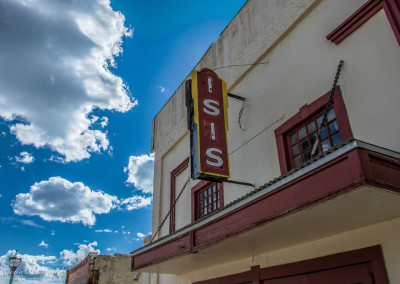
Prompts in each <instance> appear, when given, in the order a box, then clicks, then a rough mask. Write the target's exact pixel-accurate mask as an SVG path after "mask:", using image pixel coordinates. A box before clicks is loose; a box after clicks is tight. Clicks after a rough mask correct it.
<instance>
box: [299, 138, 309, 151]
mask: <svg viewBox="0 0 400 284" xmlns="http://www.w3.org/2000/svg"><path fill="white" fill-rule="evenodd" d="M300 144H301V149H302V150H305V149H307V148H308V147H310V145H309V144H308V139H307V138H306V139H303V140H301V142H300Z"/></svg>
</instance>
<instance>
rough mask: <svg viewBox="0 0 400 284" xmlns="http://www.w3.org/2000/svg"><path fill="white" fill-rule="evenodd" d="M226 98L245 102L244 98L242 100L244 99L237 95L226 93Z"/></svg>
mask: <svg viewBox="0 0 400 284" xmlns="http://www.w3.org/2000/svg"><path fill="white" fill-rule="evenodd" d="M228 97H231V98H233V99H237V100H241V101H245V100H246V98H244V97H241V96H238V95H234V94H231V93H228Z"/></svg>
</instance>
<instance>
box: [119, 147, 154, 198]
mask: <svg viewBox="0 0 400 284" xmlns="http://www.w3.org/2000/svg"><path fill="white" fill-rule="evenodd" d="M124 172H125V173H128V179H127V181H126V182H127V183H131V184H133V185H134V186H135V187H137V188H138V189H141V190H142V191H143V192H145V193H152V192H153V178H154V153H151V154H150V155H141V156H130V157H129V164H128V166H127V167H125V168H124Z"/></svg>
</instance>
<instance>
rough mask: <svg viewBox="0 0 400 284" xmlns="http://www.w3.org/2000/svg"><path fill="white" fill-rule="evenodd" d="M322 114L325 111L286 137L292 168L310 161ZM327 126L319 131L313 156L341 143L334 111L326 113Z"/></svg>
mask: <svg viewBox="0 0 400 284" xmlns="http://www.w3.org/2000/svg"><path fill="white" fill-rule="evenodd" d="M324 112H325V111H323V112H322V113H319V114H318V115H316V116H314V117H312V118H311V119H309V120H308V121H307V122H305V123H303V124H301V125H299V126H297V127H295V129H294V130H293V131H292V132H290V133H289V135H287V144H288V145H289V146H290V147H289V148H290V151H289V152H290V162H291V165H292V167H299V166H301V164H303V163H304V162H307V161H308V160H310V159H311V155H312V150H313V147H314V145H315V142H316V141H317V130H318V129H319V128H320V127H321V123H322V119H323V117H324ZM327 125H328V127H326V126H325V127H324V128H322V130H321V131H320V135H319V139H318V145H317V148H316V150H315V154H314V155H315V156H317V155H319V154H320V153H321V152H325V151H327V150H328V149H329V148H331V147H332V146H335V145H337V144H339V143H340V142H342V137H341V136H340V131H339V125H338V122H337V119H336V113H335V110H334V109H331V110H329V112H328V123H327Z"/></svg>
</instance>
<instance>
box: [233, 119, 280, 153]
mask: <svg viewBox="0 0 400 284" xmlns="http://www.w3.org/2000/svg"><path fill="white" fill-rule="evenodd" d="M284 117H285V115H282V117H281V118H279V119H278V120H276V121H274V122H273V123H271V124H270V125H268V126H267V127H265V128H264V129H263V130H261V131H260V132H258V133H257V134H256V135H254V136H253V137H252V138H250V139H249V140H247V141H246V142H244V143H243V144H242V145H240V146H239V147H237V148H236V149H235V150H233V151H232V152H230V153H229V156H230V155H232V154H233V153H235V152H236V151H237V150H239V149H240V148H242V147H243V146H244V145H246V144H247V143H249V142H250V141H252V140H254V139H255V138H256V137H257V136H259V135H260V134H261V133H263V132H264V131H266V130H267V129H269V128H270V127H272V126H273V125H274V124H275V123H277V122H279V121H281V120H283V118H284Z"/></svg>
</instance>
